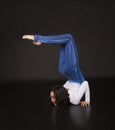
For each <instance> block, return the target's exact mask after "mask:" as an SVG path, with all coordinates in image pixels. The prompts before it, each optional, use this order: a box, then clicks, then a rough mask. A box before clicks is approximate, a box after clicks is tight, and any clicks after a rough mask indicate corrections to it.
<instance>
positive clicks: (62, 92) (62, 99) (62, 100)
mask: <svg viewBox="0 0 115 130" xmlns="http://www.w3.org/2000/svg"><path fill="white" fill-rule="evenodd" d="M51 91H53V92H54V96H55V98H56V105H57V106H60V105H64V104H68V103H69V102H70V101H69V94H68V91H67V89H66V88H64V87H63V86H61V85H57V86H56V87H54V88H53V89H52V90H51ZM51 91H50V92H51Z"/></svg>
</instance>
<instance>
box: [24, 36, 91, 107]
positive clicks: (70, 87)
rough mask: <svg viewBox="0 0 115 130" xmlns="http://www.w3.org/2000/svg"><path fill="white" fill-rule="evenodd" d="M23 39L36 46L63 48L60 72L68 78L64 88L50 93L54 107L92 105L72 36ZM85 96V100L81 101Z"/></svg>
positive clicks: (55, 88) (26, 37) (57, 87)
mask: <svg viewBox="0 0 115 130" xmlns="http://www.w3.org/2000/svg"><path fill="white" fill-rule="evenodd" d="M22 38H23V39H27V40H32V41H33V44H34V45H37V46H39V45H41V44H57V45H60V46H61V49H60V59H59V71H60V73H61V74H62V75H63V76H65V77H66V78H67V81H66V82H65V84H64V85H62V86H56V87H54V88H52V90H51V91H50V94H49V95H50V101H51V103H52V104H53V105H54V106H60V105H63V104H68V103H71V104H73V105H78V104H81V106H89V105H90V89H89V84H88V81H86V80H85V78H84V76H83V74H82V72H81V70H80V67H79V59H78V52H77V47H76V43H75V41H74V39H73V37H72V35H71V34H61V35H51V36H42V35H24V36H23V37H22ZM83 95H84V96H85V100H84V101H81V99H82V97H83Z"/></svg>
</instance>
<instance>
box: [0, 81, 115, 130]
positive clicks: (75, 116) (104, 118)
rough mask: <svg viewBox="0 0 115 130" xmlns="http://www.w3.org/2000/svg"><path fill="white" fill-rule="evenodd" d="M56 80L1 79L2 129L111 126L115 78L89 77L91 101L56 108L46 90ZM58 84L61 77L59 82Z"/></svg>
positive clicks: (111, 128) (71, 129) (80, 129)
mask: <svg viewBox="0 0 115 130" xmlns="http://www.w3.org/2000/svg"><path fill="white" fill-rule="evenodd" d="M57 83H58V82H55V81H52V82H51V81H43V82H42V81H40V82H35V81H32V82H30V81H27V82H16V81H15V82H6V83H2V82H1V83H0V129H1V130H2V129H3V130H10V129H11V130H14V129H15V130H26V129H27V130H29V129H30V130H39V129H41V130H43V129H48V130H114V129H115V126H114V116H115V112H114V111H115V110H114V109H115V105H114V104H115V101H114V87H115V84H114V79H100V80H91V79H90V80H89V85H90V91H91V105H90V106H89V107H87V108H84V107H81V106H79V105H78V106H73V105H66V106H63V107H60V108H55V107H53V106H52V105H51V104H50V103H49V91H50V89H51V88H52V86H55V85H56V84H57ZM60 83H61V84H63V83H64V81H61V82H60Z"/></svg>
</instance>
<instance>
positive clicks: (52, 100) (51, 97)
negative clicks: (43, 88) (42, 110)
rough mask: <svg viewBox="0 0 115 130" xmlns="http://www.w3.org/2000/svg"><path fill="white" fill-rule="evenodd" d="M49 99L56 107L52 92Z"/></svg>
mask: <svg viewBox="0 0 115 130" xmlns="http://www.w3.org/2000/svg"><path fill="white" fill-rule="evenodd" d="M50 99H51V102H52V103H53V104H54V105H55V106H56V98H55V95H54V92H53V91H51V92H50Z"/></svg>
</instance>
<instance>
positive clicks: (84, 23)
mask: <svg viewBox="0 0 115 130" xmlns="http://www.w3.org/2000/svg"><path fill="white" fill-rule="evenodd" d="M114 32H115V5H114V1H111V0H109V1H107V2H106V1H104V0H103V1H82V0H81V1H80V0H79V1H78V0H75V1H74V0H73V1H72V0H70V1H69V0H68V1H66V0H61V1H60V0H58V1H54V0H50V1H43V0H22V1H21V0H18V1H17V0H16V1H5V0H4V1H1V4H0V81H7V80H11V81H12V80H13V81H14V80H58V79H63V77H62V76H61V75H60V74H59V72H58V60H59V59H58V58H59V57H58V54H59V48H60V47H59V46H55V45H54V46H51V45H42V46H40V47H36V46H34V45H33V44H32V43H31V41H26V40H22V38H21V37H22V36H23V35H24V34H40V35H55V34H63V33H71V34H72V35H73V37H74V38H75V41H76V44H77V47H78V53H79V60H80V67H81V70H82V71H83V73H84V75H85V77H86V78H114V77H115V69H114V66H115V60H114V55H115V51H114V50H115V39H114V34H115V33H114Z"/></svg>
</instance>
